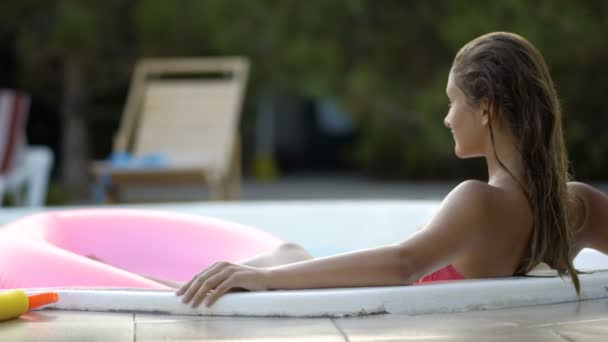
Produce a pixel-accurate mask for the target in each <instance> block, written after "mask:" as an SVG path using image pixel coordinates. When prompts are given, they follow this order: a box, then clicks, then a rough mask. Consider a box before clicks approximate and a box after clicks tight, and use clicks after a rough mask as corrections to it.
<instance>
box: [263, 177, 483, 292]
mask: <svg viewBox="0 0 608 342" xmlns="http://www.w3.org/2000/svg"><path fill="white" fill-rule="evenodd" d="M487 187H488V185H487V184H485V183H482V182H476V181H467V182H464V183H462V184H460V185H459V186H458V187H456V188H455V189H454V190H452V192H451V193H450V194H449V195H448V196H447V197H446V198H445V199H444V201H443V203H442V204H441V206H440V208H439V210H438V212H437V213H436V214H435V215H434V217H433V218H432V219H431V221H430V222H429V223H428V224H426V225H425V226H424V228H423V229H421V230H419V231H418V232H417V233H416V234H414V235H413V236H412V237H410V238H408V239H407V240H405V241H403V242H401V243H398V244H395V245H389V246H386V247H380V248H373V249H367V250H362V251H356V252H352V253H346V254H340V255H336V256H332V257H326V258H320V259H315V260H311V261H305V262H299V263H295V264H288V265H283V266H277V267H272V268H270V269H269V270H268V271H269V277H268V288H269V289H299V288H322V287H351V286H382V285H404V284H412V283H413V282H415V281H416V280H418V279H419V278H420V277H422V276H424V275H425V274H427V273H430V272H432V271H434V270H436V269H439V268H441V267H443V266H445V265H447V264H450V263H451V262H452V261H453V260H454V259H456V258H457V257H458V256H459V255H460V254H462V253H463V252H464V251H465V250H467V249H468V248H469V247H470V246H471V245H472V244H473V243H475V241H476V239H478V238H479V236H480V233H481V232H480V227H482V226H483V222H484V217H483V215H484V214H485V212H486V211H485V210H484V206H485V204H486V201H485V192H486V191H487Z"/></svg>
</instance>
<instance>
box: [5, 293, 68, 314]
mask: <svg viewBox="0 0 608 342" xmlns="http://www.w3.org/2000/svg"><path fill="white" fill-rule="evenodd" d="M58 299H59V296H58V295H57V293H55V292H46V293H39V294H35V295H30V296H28V295H26V294H25V292H23V291H20V290H8V291H4V292H0V322H2V321H6V320H9V319H13V318H18V317H19V316H21V315H23V314H24V313H26V312H28V311H29V310H31V309H35V308H37V307H40V306H43V305H47V304H50V303H54V302H56V301H57V300H58Z"/></svg>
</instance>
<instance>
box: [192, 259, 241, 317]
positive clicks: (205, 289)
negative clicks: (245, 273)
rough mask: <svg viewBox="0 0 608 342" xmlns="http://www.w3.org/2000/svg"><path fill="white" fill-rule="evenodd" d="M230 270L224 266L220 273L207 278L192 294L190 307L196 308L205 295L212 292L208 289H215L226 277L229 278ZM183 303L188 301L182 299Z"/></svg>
mask: <svg viewBox="0 0 608 342" xmlns="http://www.w3.org/2000/svg"><path fill="white" fill-rule="evenodd" d="M231 273H232V272H231V270H230V269H228V268H225V269H224V270H222V271H221V272H220V273H218V274H216V275H214V276H212V277H211V278H209V279H207V280H206V281H205V282H204V283H203V284H202V285H201V286H200V287H199V288H198V290H197V291H196V293H195V294H194V296H193V297H192V307H193V308H196V307H197V306H199V305H200V304H201V302H202V301H203V300H204V299H205V297H207V296H208V295H210V294H211V293H212V292H210V291H213V292H215V291H217V290H216V287H217V286H218V285H220V284H222V283H223V282H224V281H225V280H226V279H227V278H230V275H231ZM184 303H188V302H187V301H184Z"/></svg>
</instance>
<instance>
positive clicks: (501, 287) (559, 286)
mask: <svg viewBox="0 0 608 342" xmlns="http://www.w3.org/2000/svg"><path fill="white" fill-rule="evenodd" d="M580 280H581V300H592V299H600V298H606V297H608V271H602V272H597V273H594V274H585V275H581V276H580ZM40 291H41V290H31V291H28V292H29V293H37V292H40ZM55 291H56V292H58V294H59V298H60V301H59V302H58V303H56V304H53V305H50V306H48V307H47V309H60V310H79V311H101V312H144V313H160V314H175V315H200V316H258V317H345V316H362V315H374V314H406V315H420V314H435V313H454V312H467V311H479V310H495V309H506V308H515V307H523V306H535V305H544V304H556V303H565V302H575V301H577V300H578V298H577V296H576V293H575V291H574V287H573V286H572V284H571V282H570V281H569V280H568V279H566V278H564V279H562V278H558V277H555V278H526V277H518V278H505V279H487V280H464V281H455V282H446V283H441V284H432V285H423V286H390V287H367V288H337V289H320V290H290V291H266V292H240V293H228V294H226V295H225V296H223V297H222V298H220V300H219V301H218V302H216V303H215V304H214V305H213V306H212V307H210V308H207V307H205V306H203V305H201V306H200V307H198V308H196V309H194V308H191V307H190V306H188V305H185V304H182V303H181V302H180V301H179V299H178V297H176V296H175V295H174V293H173V291H162V290H121V289H103V290H102V289H96V290H91V289H56V290H55Z"/></svg>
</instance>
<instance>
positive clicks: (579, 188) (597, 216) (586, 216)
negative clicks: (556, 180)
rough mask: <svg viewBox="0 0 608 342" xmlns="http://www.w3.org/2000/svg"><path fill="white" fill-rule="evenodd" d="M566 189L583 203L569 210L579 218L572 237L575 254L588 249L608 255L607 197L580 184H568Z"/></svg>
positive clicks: (588, 186) (590, 187)
mask: <svg viewBox="0 0 608 342" xmlns="http://www.w3.org/2000/svg"><path fill="white" fill-rule="evenodd" d="M568 188H569V190H570V191H573V192H574V194H575V195H576V197H578V198H580V199H581V200H582V202H583V205H582V206H578V207H576V209H575V210H571V213H572V214H573V215H574V216H575V217H581V218H580V220H577V221H580V222H581V223H580V224H579V226H578V227H574V228H575V230H576V233H575V236H574V245H575V252H576V253H578V252H579V251H580V250H581V249H582V248H585V247H589V248H593V249H595V250H598V251H600V252H602V253H606V254H608V196H606V194H604V193H603V192H601V191H599V190H597V189H595V188H593V187H592V186H590V185H587V184H585V183H580V182H570V183H568Z"/></svg>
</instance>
